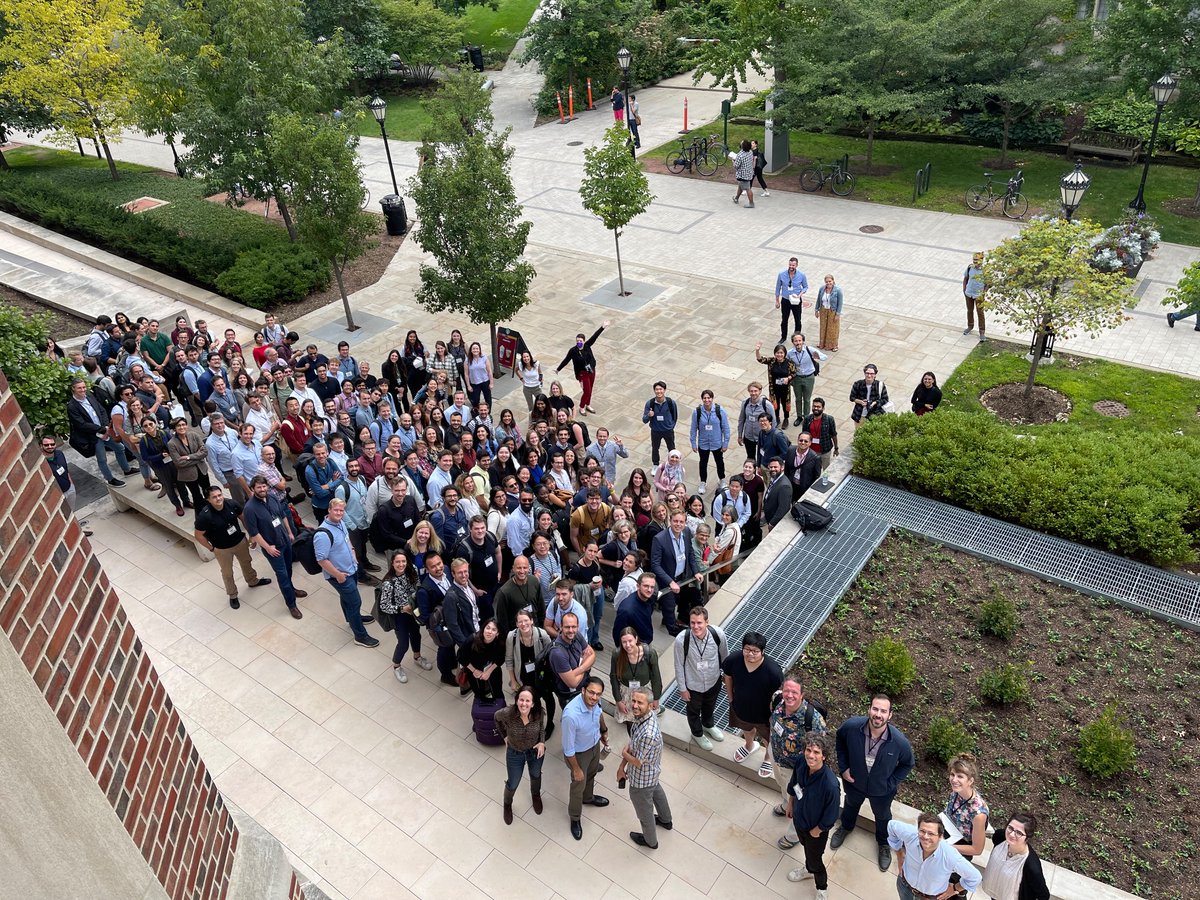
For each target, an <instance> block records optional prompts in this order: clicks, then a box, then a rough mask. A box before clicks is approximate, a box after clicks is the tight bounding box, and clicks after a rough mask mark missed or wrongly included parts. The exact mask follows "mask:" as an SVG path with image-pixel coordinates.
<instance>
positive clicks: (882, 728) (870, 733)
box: [829, 694, 977, 893]
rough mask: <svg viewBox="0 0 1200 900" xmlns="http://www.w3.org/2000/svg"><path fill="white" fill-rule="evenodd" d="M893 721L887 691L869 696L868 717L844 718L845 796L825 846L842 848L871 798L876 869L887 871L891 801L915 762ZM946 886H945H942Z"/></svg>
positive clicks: (840, 733)
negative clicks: (839, 819) (839, 817)
mask: <svg viewBox="0 0 1200 900" xmlns="http://www.w3.org/2000/svg"><path fill="white" fill-rule="evenodd" d="M891 720H892V699H891V698H890V697H889V696H888V695H887V694H876V695H875V696H874V697H872V698H871V710H870V713H869V714H868V715H865V716H854V717H852V718H850V719H847V720H846V721H845V722H844V723H842V727H841V728H839V729H838V730H837V766H838V771H839V772H840V773H841V775H842V786H843V787H844V789H845V792H846V798H845V802H844V804H843V806H842V820H841V822H840V823H839V824H838V827H837V828H836V829H835V830H834V832H833V834H832V835H831V836H830V839H829V846H830V847H832V848H833V849H834V850H836V849H837V848H838V847H840V846H842V843H843V842H844V841H845V840H846V835H848V834H849V833H850V832H851V831H853V830H854V827H855V825H857V824H858V811H859V810H860V809H861V808H862V805H863V802H864V801H866V800H870V802H871V812H872V813H873V814H874V816H875V843H876V844H878V846H879V871H880V872H886V871H887V870H888V866H890V865H891V864H892V853H891V850H889V849H888V844H889V839H888V823H889V822H891V820H892V800H894V799H895V797H896V791H897V790H898V789H899V787H900V783H901V782H902V781H904V779H905V778H907V777H908V773H909V772H911V771H912V770H913V766H914V765H915V764H916V763H915V760H914V759H913V751H912V744H910V743H909V742H908V738H906V737H905V736H904V733H903V732H902V731H900V729H899V728H897V727H896V726H895V725H892V724H890V723H891ZM934 822H936V823H937V836H938V840H941V835H942V824H941V822H940V821H939V820H938V819H937V817H936V816H934ZM908 827H910V828H911V827H912V826H908ZM914 834H915V830H914ZM956 852H957V851H956ZM972 871H974V870H972ZM976 883H977V882H976ZM914 887H916V885H914ZM945 889H946V886H945V885H944V884H943V885H942V887H941V889H940V890H941V891H944V890H945ZM934 893H940V891H935V892H934Z"/></svg>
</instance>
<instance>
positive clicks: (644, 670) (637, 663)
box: [609, 627, 662, 724]
mask: <svg viewBox="0 0 1200 900" xmlns="http://www.w3.org/2000/svg"><path fill="white" fill-rule="evenodd" d="M616 643H617V649H615V650H614V651H613V654H612V664H611V671H610V672H609V677H610V678H611V679H612V680H611V685H612V692H613V696H614V697H616V699H617V702H616V707H617V715H616V719H617V721H618V722H624V723H626V724H628V723H629V722H631V721H632V720H633V719H634V718H636V714H635V713H634V712H633V706H632V693H633V692H634V691H636V690H638V689H639V688H641V689H649V704H650V709H652V710H657V709H658V700H657V699H656V698H657V697H659V696H661V694H662V672H661V671H660V670H659V665H658V651H657V650H655V649H654V648H653V647H652V646H650V644H648V643H644V642H643V641H642V640H641V639H640V637H639V636H638V633H637V631H636V630H635V629H633V628H631V627H625V628H622V629H621V632H620V634H619V635H618V636H617V640H616Z"/></svg>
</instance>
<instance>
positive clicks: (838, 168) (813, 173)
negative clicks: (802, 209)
mask: <svg viewBox="0 0 1200 900" xmlns="http://www.w3.org/2000/svg"><path fill="white" fill-rule="evenodd" d="M827 181H828V182H829V183H830V188H831V189H832V190H833V192H834V193H835V194H837V195H838V196H839V197H849V196H850V194H851V193H852V192H853V191H854V176H853V175H851V174H850V173H849V172H847V171H845V170H844V169H843V168H842V164H841V162H840V161H838V162H835V163H832V164H826V163H825V162H824V161H823V160H822V159H821V157H819V156H818V157H817V164H816V165H815V166H809V167H808V168H807V169H805V170H804V171H803V172H801V173H800V189H801V190H804V191H808V192H809V193H812V192H813V191H819V190H821V188H823V187H825V182H827Z"/></svg>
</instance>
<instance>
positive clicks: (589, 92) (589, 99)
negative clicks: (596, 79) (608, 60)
mask: <svg viewBox="0 0 1200 900" xmlns="http://www.w3.org/2000/svg"><path fill="white" fill-rule="evenodd" d="M587 83H588V109H595V107H594V106H592V79H590V78H589V79H588V80H587Z"/></svg>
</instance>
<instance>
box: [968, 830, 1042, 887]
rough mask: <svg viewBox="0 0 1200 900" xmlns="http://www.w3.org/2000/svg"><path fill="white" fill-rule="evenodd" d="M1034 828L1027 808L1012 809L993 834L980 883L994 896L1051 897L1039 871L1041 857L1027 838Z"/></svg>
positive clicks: (1040, 868)
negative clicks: (1010, 815) (991, 846)
mask: <svg viewBox="0 0 1200 900" xmlns="http://www.w3.org/2000/svg"><path fill="white" fill-rule="evenodd" d="M1036 831H1037V819H1035V818H1034V817H1033V816H1032V815H1030V814H1029V813H1027V812H1017V813H1013V816H1012V818H1011V819H1010V820H1009V821H1008V822H1007V823H1006V824H1005V826H1004V827H1003V828H997V829H996V831H995V833H994V834H993V835H992V844H993V845H994V846H993V848H992V855H991V856H989V857H988V863H987V868H985V869H984V870H983V884H982V887H983V889H984V890H985V891H987V894H988V896H989V897H992V898H994V900H1050V888H1049V887H1047V886H1046V877H1045V875H1043V874H1042V861H1041V860H1040V859H1039V858H1038V855H1037V853H1036V852H1035V851H1034V849H1033V848H1032V847H1031V846H1029V839H1030V838H1031V837H1033V835H1034V833H1035V832H1036Z"/></svg>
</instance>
